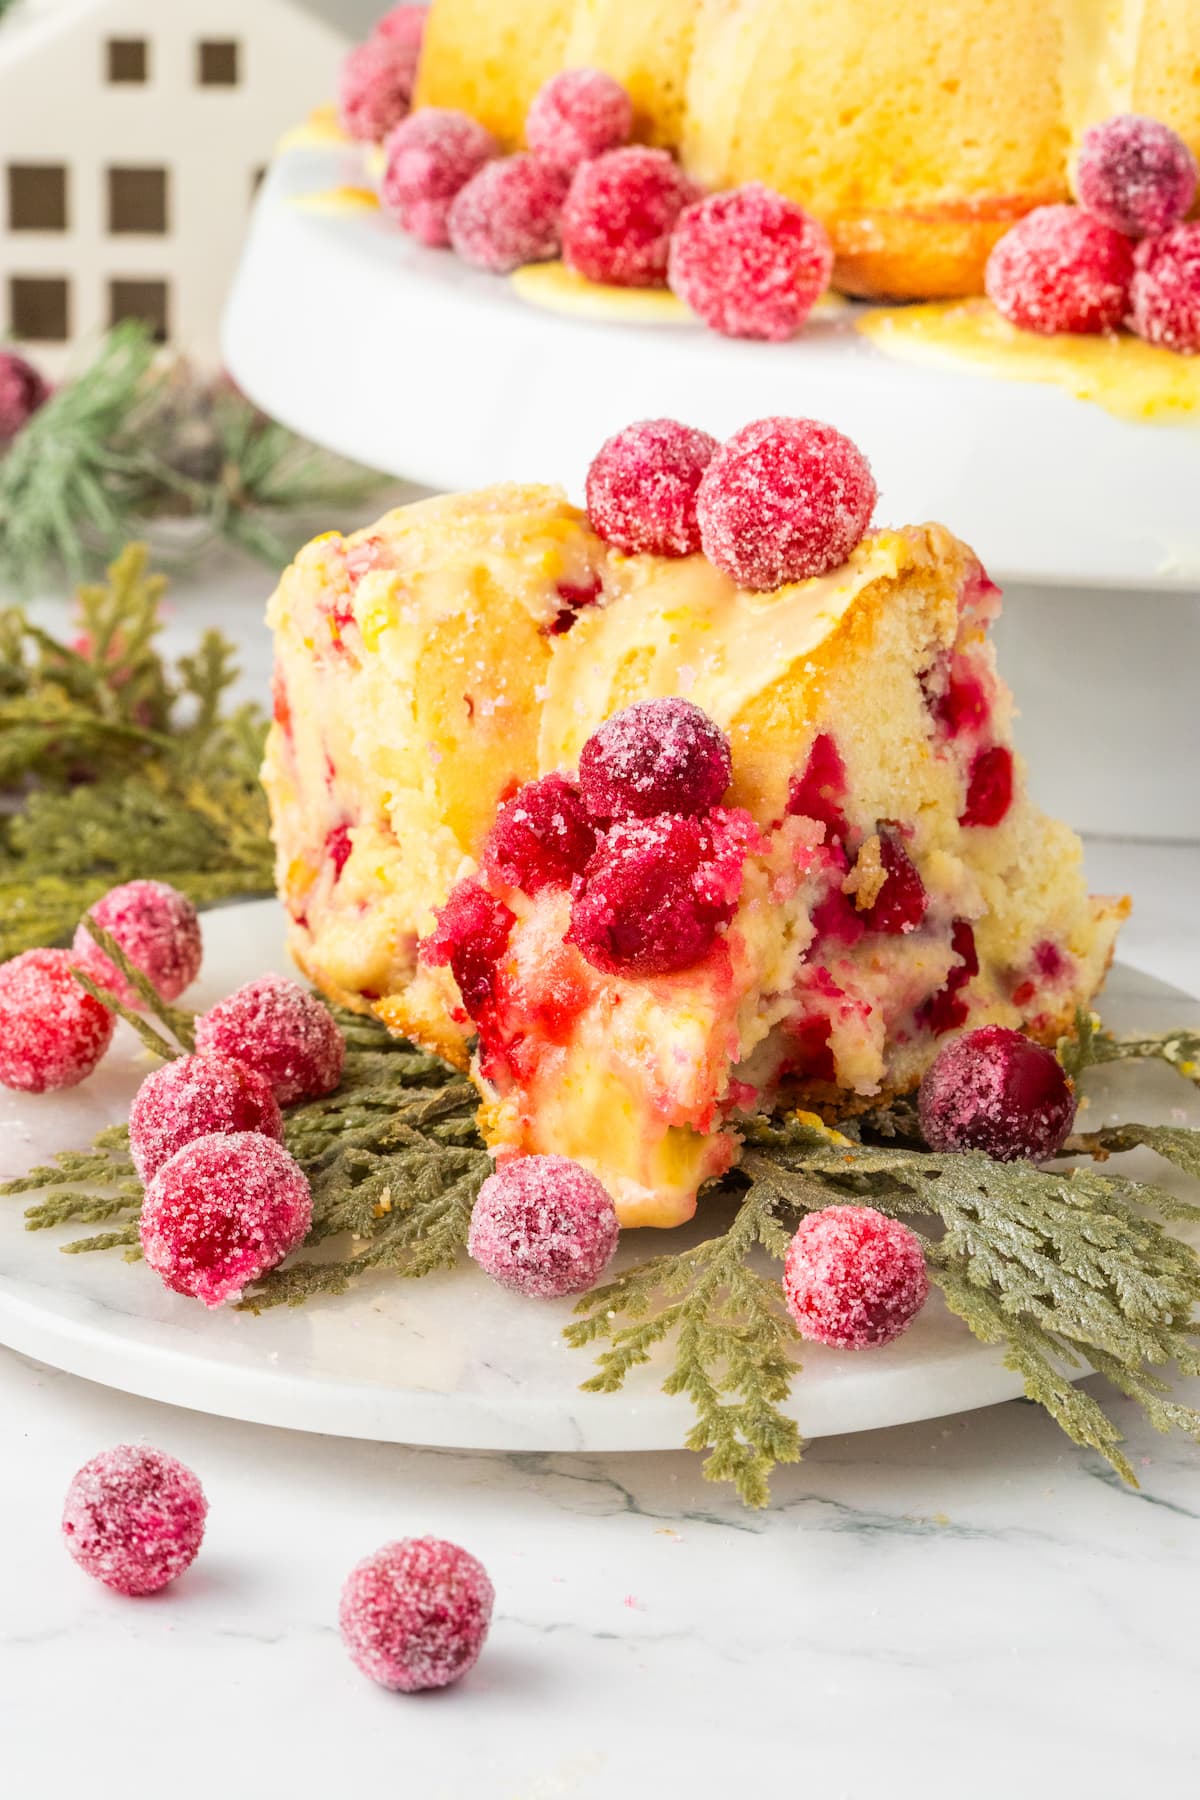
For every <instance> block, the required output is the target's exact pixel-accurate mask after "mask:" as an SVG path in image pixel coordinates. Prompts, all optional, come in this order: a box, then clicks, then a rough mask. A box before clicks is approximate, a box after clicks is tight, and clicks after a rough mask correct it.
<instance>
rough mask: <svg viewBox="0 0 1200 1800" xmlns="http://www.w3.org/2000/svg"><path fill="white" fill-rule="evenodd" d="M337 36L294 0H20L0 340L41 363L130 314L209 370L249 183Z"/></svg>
mask: <svg viewBox="0 0 1200 1800" xmlns="http://www.w3.org/2000/svg"><path fill="white" fill-rule="evenodd" d="M345 47H346V46H345V40H344V38H342V37H341V36H340V35H339V33H338V32H337V31H336V30H335V29H334V28H333V27H332V26H331V25H328V24H326V23H325V22H323V21H322V20H320V19H318V18H316V17H314V16H313V15H312V14H311V13H310V12H308V11H306V10H304V9H303V8H301V7H300V6H298V5H296V4H293V0H25V3H24V4H23V5H22V4H20V0H18V5H17V6H16V7H15V8H14V11H13V12H12V13H11V14H10V15H9V16H8V17H7V18H6V19H5V20H4V22H3V23H2V24H0V338H5V337H7V338H11V339H13V340H15V341H17V342H19V343H24V344H28V346H29V349H30V353H31V354H32V355H33V356H34V357H35V359H36V360H37V362H38V363H39V364H40V365H42V366H44V367H46V368H47V369H48V370H49V371H50V372H51V373H55V374H56V373H58V372H59V371H60V370H61V369H62V367H63V365H64V363H65V362H66V360H67V357H68V354H69V352H70V350H71V348H72V347H73V346H74V345H75V344H77V343H78V342H79V341H80V340H82V339H89V338H94V337H95V336H96V335H97V334H98V333H99V332H101V331H103V330H104V329H106V328H107V327H108V326H109V325H111V324H114V323H116V322H117V321H118V320H120V319H124V318H128V317H131V316H132V317H137V318H144V319H147V320H149V322H150V323H151V325H152V326H153V328H154V330H155V331H156V333H158V335H159V336H161V337H162V338H163V339H164V340H169V341H170V342H171V343H175V344H178V345H179V346H180V347H181V348H183V349H185V350H187V351H188V352H189V354H191V355H193V356H195V357H197V358H198V359H199V360H201V361H203V362H208V363H215V362H216V361H217V360H218V356H219V352H218V343H217V336H218V326H219V322H220V317H221V308H222V306H223V304H224V301H225V295H226V291H227V289H228V286H229V282H230V280H231V278H232V275H233V271H234V268H235V266H236V263H237V256H238V249H239V246H240V244H241V241H242V236H243V233H244V231H245V227H246V221H247V217H248V214H249V210H250V206H251V203H252V201H253V197H254V191H255V188H256V185H257V183H258V181H259V179H260V178H261V175H262V172H263V169H264V168H265V166H266V164H267V163H268V162H269V161H270V158H271V154H272V151H273V149H274V146H275V144H276V142H277V140H278V139H279V137H280V135H281V134H282V133H283V132H284V131H285V130H287V129H288V127H289V126H292V125H294V124H296V123H297V122H298V121H299V120H301V119H303V118H304V117H305V115H306V114H307V113H308V112H309V111H310V109H311V108H312V107H313V106H315V105H317V104H319V103H320V102H321V101H323V100H328V99H329V98H330V97H331V96H332V94H333V93H334V90H335V88H336V83H337V72H338V65H339V62H340V60H341V57H342V55H343V53H344V51H345Z"/></svg>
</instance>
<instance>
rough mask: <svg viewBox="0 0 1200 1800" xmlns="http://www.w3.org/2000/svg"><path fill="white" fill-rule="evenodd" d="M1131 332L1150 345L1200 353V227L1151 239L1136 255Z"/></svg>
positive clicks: (1177, 229)
mask: <svg viewBox="0 0 1200 1800" xmlns="http://www.w3.org/2000/svg"><path fill="white" fill-rule="evenodd" d="M1134 265H1135V266H1134V274H1133V313H1132V322H1133V329H1134V330H1135V331H1136V332H1137V334H1138V336H1139V337H1141V338H1145V340H1146V342H1147V343H1148V344H1160V345H1161V346H1162V347H1163V349H1165V350H1178V351H1181V352H1182V353H1183V354H1184V355H1185V356H1194V355H1195V354H1196V353H1197V352H1200V222H1196V223H1193V224H1191V225H1177V226H1176V227H1175V229H1174V231H1168V232H1166V233H1165V235H1164V236H1162V237H1159V238H1147V239H1146V241H1145V243H1143V244H1139V245H1138V247H1137V251H1136V253H1135V255H1134Z"/></svg>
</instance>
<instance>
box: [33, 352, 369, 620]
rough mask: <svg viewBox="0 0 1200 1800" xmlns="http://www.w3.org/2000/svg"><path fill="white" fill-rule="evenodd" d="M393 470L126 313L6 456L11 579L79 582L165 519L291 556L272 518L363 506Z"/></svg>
mask: <svg viewBox="0 0 1200 1800" xmlns="http://www.w3.org/2000/svg"><path fill="white" fill-rule="evenodd" d="M382 479H383V478H382V477H381V476H379V475H376V474H374V473H373V472H371V471H370V470H365V469H360V468H358V467H357V466H356V465H355V464H353V463H348V462H346V461H344V460H343V459H342V458H340V457H336V456H332V455H330V454H328V453H327V452H325V451H323V450H320V449H318V448H317V447H316V446H315V445H312V444H309V443H306V442H305V441H304V440H303V439H302V438H298V437H296V436H295V434H294V433H292V432H291V431H289V430H288V429H287V428H286V427H285V426H283V425H279V424H276V423H275V422H274V421H273V420H271V419H268V418H266V417H265V415H264V414H262V413H260V412H259V411H258V410H257V408H255V407H254V406H252V405H251V404H250V402H249V401H247V400H246V399H244V398H243V396H242V395H241V394H239V393H238V392H237V390H236V389H235V388H233V387H232V386H231V385H230V383H229V382H228V381H227V380H225V379H223V378H219V379H216V380H212V379H208V378H206V377H202V376H200V375H198V374H197V373H196V372H195V371H194V370H192V369H191V368H190V367H189V366H188V364H187V363H186V362H184V361H183V360H182V359H181V358H179V357H178V356H174V355H172V354H171V353H170V352H166V351H163V350H161V349H159V347H158V346H157V345H156V344H155V343H154V341H153V339H152V337H151V335H150V332H149V331H148V330H147V328H146V326H145V325H143V324H140V323H138V322H137V321H127V322H126V323H124V324H121V325H118V326H116V327H115V328H114V329H113V330H112V331H111V332H109V334H108V336H107V337H106V338H105V339H104V341H103V343H102V344H101V346H100V349H99V350H98V352H97V354H96V356H95V358H94V360H93V361H92V363H91V364H90V365H89V366H88V367H87V368H86V369H84V370H82V371H81V372H80V373H79V374H78V375H77V376H76V377H75V378H74V379H73V380H70V381H68V382H66V383H65V384H64V385H63V386H62V387H60V388H59V389H58V390H57V392H56V393H55V394H53V395H52V397H51V398H50V399H49V400H48V401H47V402H46V404H45V405H44V406H42V407H41V408H40V409H39V410H38V411H37V412H36V413H35V414H34V415H33V417H32V419H30V421H29V422H28V424H26V425H25V426H24V427H23V428H22V430H21V431H20V432H19V433H18V434H17V437H16V438H15V440H14V441H13V443H12V445H11V447H10V448H9V449H8V450H7V451H6V453H5V454H4V455H3V456H0V580H3V581H5V582H6V583H7V584H8V585H10V586H12V587H14V588H16V589H18V590H21V591H27V590H28V588H29V587H30V586H31V585H32V584H33V582H35V581H36V580H37V579H39V578H40V577H42V576H44V575H45V573H46V572H47V570H52V569H54V568H56V567H58V566H61V567H62V568H64V569H65V570H66V572H67V574H68V575H69V576H70V577H71V578H73V579H75V580H78V579H79V578H80V577H82V576H83V575H84V574H85V573H86V572H87V571H88V570H89V569H91V568H93V567H94V566H95V565H96V564H97V562H98V561H102V560H105V559H107V558H109V557H112V556H113V555H115V553H116V552H117V550H118V549H119V548H120V546H121V544H122V543H123V542H125V541H126V540H127V539H129V538H132V537H137V536H140V535H143V534H144V533H145V532H146V530H147V528H148V527H149V526H152V524H153V522H154V521H155V520H157V519H159V518H162V517H185V518H189V519H192V520H194V521H196V523H197V526H198V528H199V529H198V539H197V545H196V549H197V550H199V549H201V548H203V547H204V545H205V544H206V543H209V542H212V541H213V540H214V539H218V538H224V539H225V540H226V541H228V542H230V543H234V544H238V545H240V546H241V547H242V548H244V549H246V550H249V551H250V552H251V554H253V555H255V556H259V557H261V558H262V559H263V560H264V561H266V562H268V563H271V564H273V565H275V566H276V567H278V566H279V565H280V564H281V563H282V562H285V561H286V560H287V555H288V544H287V534H286V532H282V533H281V531H280V530H279V529H278V527H277V526H276V525H274V524H273V523H271V521H280V522H283V521H285V520H286V518H287V516H288V515H289V514H294V513H296V512H298V511H302V510H304V509H306V508H309V507H313V506H316V505H320V506H322V507H323V508H328V507H330V506H338V505H356V504H358V503H360V502H361V501H363V500H364V499H366V498H367V497H368V496H369V495H370V494H371V493H372V492H374V491H376V490H377V489H378V488H379V487H380V486H381V484H382Z"/></svg>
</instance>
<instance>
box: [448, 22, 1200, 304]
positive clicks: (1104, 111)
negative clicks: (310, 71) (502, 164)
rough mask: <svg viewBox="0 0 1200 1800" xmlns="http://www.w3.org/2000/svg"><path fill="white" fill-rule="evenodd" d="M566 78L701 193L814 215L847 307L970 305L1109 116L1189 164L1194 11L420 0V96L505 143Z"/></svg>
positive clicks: (1057, 196) (1194, 125) (1194, 138)
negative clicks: (604, 103)
mask: <svg viewBox="0 0 1200 1800" xmlns="http://www.w3.org/2000/svg"><path fill="white" fill-rule="evenodd" d="M583 65H590V66H594V67H599V68H602V69H605V70H607V71H608V72H609V73H611V74H613V75H615V76H616V77H618V79H620V80H621V81H622V82H624V83H625V85H626V86H627V87H628V89H629V92H630V94H631V96H632V98H633V102H634V107H635V112H636V118H637V132H638V135H639V136H640V137H642V138H645V139H647V140H649V141H650V142H652V143H656V144H662V145H666V146H668V147H671V148H673V149H675V150H677V152H678V154H679V156H680V158H681V160H682V162H683V164H684V166H685V168H686V169H687V170H688V171H689V173H691V174H692V175H694V176H695V177H696V178H697V179H698V180H699V181H701V182H702V183H704V184H705V185H707V186H710V187H713V188H719V187H730V186H733V185H735V184H736V183H739V182H744V181H748V180H759V181H763V182H765V183H766V184H767V185H768V186H770V187H773V188H777V189H778V190H780V191H781V192H782V193H784V194H786V195H788V196H789V197H790V198H792V199H794V200H797V201H799V202H800V203H801V204H802V205H804V206H805V207H807V208H809V209H810V210H811V211H812V212H814V213H816V215H817V216H818V217H819V218H820V219H821V220H822V222H823V223H824V224H825V225H826V227H827V228H828V230H829V232H830V235H831V237H832V239H833V243H834V248H835V250H836V253H837V266H836V274H835V280H836V282H837V285H838V286H840V287H841V288H842V289H843V290H844V291H845V292H848V293H852V294H863V295H868V296H883V297H893V298H898V299H905V298H926V299H933V298H939V297H953V296H957V295H963V294H972V293H978V292H981V291H982V286H983V279H982V278H983V268H984V263H985V261H986V259H987V255H988V252H989V251H990V249H991V248H992V245H993V244H994V243H995V242H996V240H997V238H999V237H1000V236H1001V234H1002V233H1003V232H1004V231H1005V230H1006V229H1007V228H1008V226H1009V225H1011V224H1012V222H1013V221H1014V219H1017V218H1019V217H1020V216H1021V215H1022V214H1023V213H1025V212H1027V211H1029V210H1030V208H1032V207H1034V206H1039V205H1042V204H1044V203H1045V202H1048V201H1058V200H1065V199H1066V198H1067V197H1068V189H1069V182H1068V168H1069V163H1070V160H1071V157H1072V154H1073V151H1074V149H1075V147H1076V145H1077V143H1078V140H1079V137H1080V134H1081V132H1082V131H1083V129H1084V128H1085V127H1086V126H1088V125H1090V124H1093V123H1095V122H1096V121H1097V120H1100V119H1103V118H1105V117H1107V116H1108V115H1109V114H1112V113H1115V112H1129V111H1132V112H1142V113H1148V114H1150V115H1152V116H1153V117H1155V118H1157V119H1160V120H1162V121H1163V122H1164V123H1165V124H1167V125H1170V126H1172V127H1173V128H1174V129H1175V130H1177V131H1178V132H1179V133H1180V134H1181V136H1182V137H1183V138H1184V139H1185V140H1186V141H1187V143H1188V144H1189V145H1190V146H1191V148H1192V150H1193V151H1195V152H1197V153H1198V154H1200V6H1198V5H1196V3H1195V0H906V3H905V4H904V5H900V4H898V3H897V0H836V3H835V0H641V3H640V4H638V5H631V4H628V0H521V4H520V5H507V6H497V5H495V4H493V3H492V0H433V4H432V8H431V12H430V18H429V23H428V28H427V32H426V38H425V46H424V50H423V54H422V60H421V66H420V72H419V79H418V87H417V96H416V97H417V102H418V104H420V105H435V106H453V107H461V108H462V109H464V110H465V111H466V112H468V113H471V114H472V115H473V116H474V117H476V118H478V119H479V120H481V121H482V122H483V124H485V125H486V126H487V127H489V129H490V130H492V131H493V132H495V134H496V135H497V137H498V138H499V139H500V140H501V142H503V143H505V144H507V145H515V144H517V143H519V142H520V140H521V135H522V131H523V127H524V120H525V115H526V111H527V109H528V107H529V103H530V101H531V100H532V99H533V96H534V94H535V93H536V92H537V89H538V88H539V86H540V85H541V83H542V82H543V81H544V80H545V79H546V78H547V77H548V76H549V75H551V74H553V73H554V72H555V71H556V70H558V69H562V68H571V67H578V66H583Z"/></svg>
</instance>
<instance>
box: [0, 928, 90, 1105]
mask: <svg viewBox="0 0 1200 1800" xmlns="http://www.w3.org/2000/svg"><path fill="white" fill-rule="evenodd" d="M73 963H74V958H73V957H72V955H71V952H70V951H69V950H26V951H24V952H23V953H22V954H21V955H20V956H14V957H13V959H12V961H11V962H6V963H0V1085H3V1086H4V1087H8V1088H16V1089H18V1091H19V1092H21V1093H25V1094H44V1093H45V1092H46V1091H47V1090H48V1089H53V1088H69V1087H76V1086H77V1085H78V1083H79V1082H81V1081H83V1080H84V1079H85V1077H86V1076H88V1075H90V1074H91V1072H92V1070H93V1069H94V1068H95V1066H96V1064H97V1063H98V1062H99V1061H100V1058H101V1057H102V1056H103V1055H104V1052H105V1051H106V1050H107V1049H108V1046H109V1042H110V1040H111V1038H112V1034H113V1026H114V1025H115V1023H116V1021H115V1019H114V1018H113V1015H112V1013H110V1012H109V1010H108V1008H107V1007H104V1006H101V1004H100V1002H99V1001H98V1000H94V999H93V998H92V996H91V994H89V993H87V992H86V991H85V989H83V988H82V987H80V985H79V983H78V982H77V981H76V979H75V977H74V975H73V974H72V972H71V971H72V967H73Z"/></svg>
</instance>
